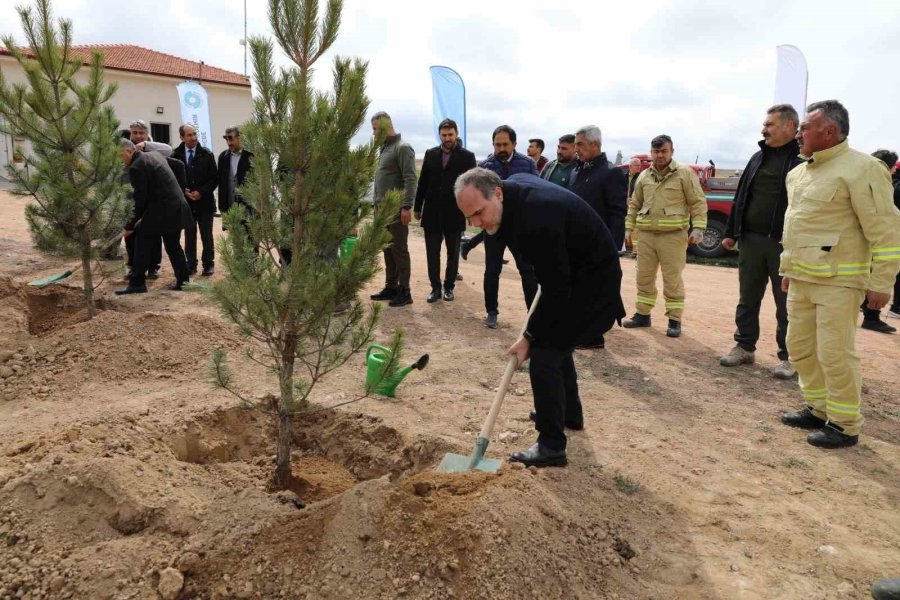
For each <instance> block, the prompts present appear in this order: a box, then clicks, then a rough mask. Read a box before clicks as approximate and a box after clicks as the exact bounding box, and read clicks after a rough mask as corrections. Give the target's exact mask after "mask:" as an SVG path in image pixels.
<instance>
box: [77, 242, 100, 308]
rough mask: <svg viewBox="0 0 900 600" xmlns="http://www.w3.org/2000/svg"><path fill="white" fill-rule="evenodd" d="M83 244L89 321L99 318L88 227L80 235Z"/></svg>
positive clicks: (82, 263) (85, 292)
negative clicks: (95, 302)
mask: <svg viewBox="0 0 900 600" xmlns="http://www.w3.org/2000/svg"><path fill="white" fill-rule="evenodd" d="M79 241H80V242H81V277H82V280H83V281H84V304H85V306H86V307H87V312H88V319H93V318H94V317H95V316H97V309H96V307H95V306H94V274H93V272H92V271H91V259H92V258H93V256H92V255H91V235H90V232H88V230H87V227H83V228H82V229H81V232H80V233H79Z"/></svg>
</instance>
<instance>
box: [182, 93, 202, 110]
mask: <svg viewBox="0 0 900 600" xmlns="http://www.w3.org/2000/svg"><path fill="white" fill-rule="evenodd" d="M184 103H185V104H186V105H188V106H190V107H191V108H193V109H194V110H197V109H198V108H200V107H201V106H203V98H201V97H200V94H198V93H196V92H188V93H187V94H185V95H184Z"/></svg>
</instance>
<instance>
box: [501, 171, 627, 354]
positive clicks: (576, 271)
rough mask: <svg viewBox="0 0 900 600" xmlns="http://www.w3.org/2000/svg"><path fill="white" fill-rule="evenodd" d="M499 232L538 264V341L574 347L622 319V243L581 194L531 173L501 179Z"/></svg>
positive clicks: (532, 327) (533, 323) (533, 328)
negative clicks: (614, 238) (501, 211)
mask: <svg viewBox="0 0 900 600" xmlns="http://www.w3.org/2000/svg"><path fill="white" fill-rule="evenodd" d="M502 186H503V217H502V221H501V225H500V232H499V233H500V235H502V236H503V239H505V240H506V241H507V243H508V244H509V245H510V246H511V247H512V248H513V250H516V251H518V252H519V253H521V255H522V259H523V260H524V261H525V262H527V263H529V264H531V265H534V272H535V276H536V277H537V281H538V284H540V286H541V299H540V301H539V302H538V305H537V307H536V308H535V311H534V314H533V315H532V316H531V319H530V320H529V321H528V332H529V333H530V334H531V335H533V336H534V343H535V344H543V345H548V346H552V347H556V348H560V349H565V350H568V349H572V348H574V347H575V346H576V345H578V343H579V342H580V341H587V339H588V338H593V337H595V336H596V335H597V334H600V333H605V332H606V331H609V329H610V327H612V325H613V323H615V322H616V321H617V320H619V319H621V318H622V317H624V316H625V307H624V306H623V305H622V297H621V295H620V287H621V283H622V269H621V267H620V266H619V253H618V250H619V248H618V247H617V246H616V245H615V243H614V242H613V239H612V236H611V235H610V233H609V229H607V227H606V225H605V224H604V223H603V221H602V220H601V219H600V217H599V216H598V215H597V213H596V212H595V211H594V210H592V209H591V207H590V206H588V205H587V203H585V202H584V201H583V200H582V199H581V198H579V197H578V196H576V195H575V194H573V193H572V192H570V191H568V190H566V189H563V188H561V187H560V186H558V185H556V184H553V183H550V182H549V181H545V180H543V179H539V178H538V177H534V176H532V175H523V174H520V175H513V176H511V177H510V178H509V179H507V180H506V181H504V182H503V183H502Z"/></svg>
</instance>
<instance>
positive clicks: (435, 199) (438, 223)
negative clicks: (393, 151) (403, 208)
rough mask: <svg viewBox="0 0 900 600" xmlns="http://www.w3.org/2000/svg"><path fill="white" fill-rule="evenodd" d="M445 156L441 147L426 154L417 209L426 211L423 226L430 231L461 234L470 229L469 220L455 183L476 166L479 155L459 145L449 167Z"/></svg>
mask: <svg viewBox="0 0 900 600" xmlns="http://www.w3.org/2000/svg"><path fill="white" fill-rule="evenodd" d="M443 153H444V152H443V150H441V147H440V146H436V147H434V148H431V149H429V150H426V151H425V160H424V161H423V162H422V172H421V173H420V174H419V187H418V189H417V190H416V203H415V208H414V210H415V211H416V212H419V211H421V212H422V227H423V228H425V229H426V230H428V229H434V230H440V231H443V232H445V233H460V232H462V231H463V230H465V228H466V217H465V215H463V214H462V211H461V210H459V207H458V206H457V205H456V196H455V195H454V194H453V184H454V183H456V178H457V177H459V176H460V175H462V174H463V173H465V172H466V171H468V170H469V169H472V168H474V167H475V155H474V154H472V153H471V152H469V151H468V150H466V149H465V148H461V147H459V146H456V147H455V148H454V149H453V150H452V151H451V152H450V159H449V160H448V161H447V166H446V167H445V166H444V163H443V156H442V155H443Z"/></svg>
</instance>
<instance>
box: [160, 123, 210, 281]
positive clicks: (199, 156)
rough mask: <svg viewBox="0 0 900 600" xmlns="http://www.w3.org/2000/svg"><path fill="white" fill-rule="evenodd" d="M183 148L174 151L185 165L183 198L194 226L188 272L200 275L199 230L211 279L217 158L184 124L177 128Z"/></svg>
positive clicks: (188, 240)
mask: <svg viewBox="0 0 900 600" xmlns="http://www.w3.org/2000/svg"><path fill="white" fill-rule="evenodd" d="M178 135H179V136H180V137H181V145H179V146H178V147H177V148H175V151H174V152H173V153H172V156H174V157H175V158H177V159H178V160H180V161H181V162H183V163H184V166H185V174H186V177H187V183H186V185H185V188H184V197H185V199H186V200H187V201H188V206H190V208H191V214H192V216H193V220H194V224H192V225H191V226H190V227H188V228H187V229H186V230H185V231H184V246H185V254H186V255H187V264H188V271H189V272H190V273H191V275H193V274H195V273H196V272H197V230H198V229H199V230H200V241H201V243H202V244H203V255H202V257H201V260H202V262H203V276H204V277H209V276H210V275H212V274H213V269H214V268H215V242H214V241H213V215H214V214H215V212H216V199H215V196H214V194H213V192H215V189H216V186H217V185H218V178H219V175H218V172H217V169H216V157H215V156H213V153H212V152H210V151H209V150H207V149H206V148H204V147H203V146H201V145H200V144H199V143H198V141H197V130H196V129H194V127H193V126H192V125H188V124H184V125H182V126H181V127H179V128H178Z"/></svg>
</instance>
